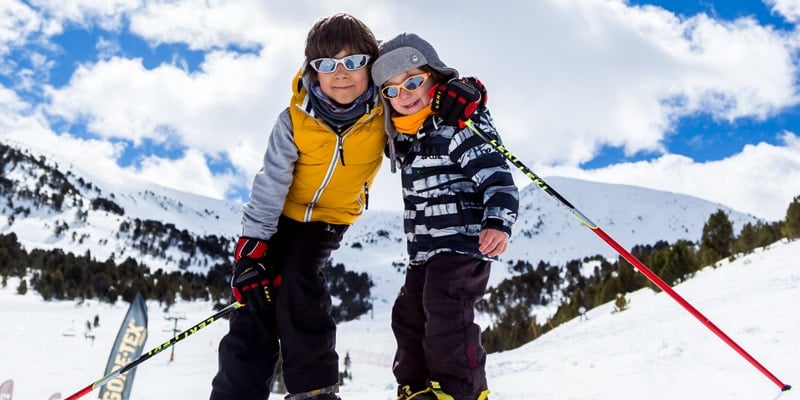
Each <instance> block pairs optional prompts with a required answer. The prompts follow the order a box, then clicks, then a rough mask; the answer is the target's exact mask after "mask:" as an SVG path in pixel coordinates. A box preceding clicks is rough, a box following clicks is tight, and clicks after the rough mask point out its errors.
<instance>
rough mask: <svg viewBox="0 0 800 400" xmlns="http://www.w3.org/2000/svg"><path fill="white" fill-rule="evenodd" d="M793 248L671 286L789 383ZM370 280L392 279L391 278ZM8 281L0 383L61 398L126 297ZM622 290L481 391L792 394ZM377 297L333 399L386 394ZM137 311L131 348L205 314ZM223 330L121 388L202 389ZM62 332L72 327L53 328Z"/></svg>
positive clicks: (490, 368) (109, 332)
mask: <svg viewBox="0 0 800 400" xmlns="http://www.w3.org/2000/svg"><path fill="white" fill-rule="evenodd" d="M798 254H800V241H794V242H778V243H775V244H773V245H771V246H769V248H767V249H759V250H756V251H755V252H754V253H752V254H749V255H744V256H740V257H738V258H736V259H735V260H734V261H732V262H729V261H727V260H726V261H722V262H720V263H718V265H717V267H716V268H711V267H709V268H705V269H703V270H702V271H700V272H699V273H698V274H697V275H696V277H694V278H693V279H690V280H688V281H686V282H684V283H682V284H680V285H678V286H676V287H675V291H676V292H677V293H678V294H679V295H680V296H682V297H683V298H684V299H686V300H687V301H688V302H689V303H691V304H692V305H693V306H695V307H696V308H697V309H698V310H699V311H700V312H701V313H703V314H704V315H705V316H706V317H708V318H709V319H710V320H711V321H712V322H713V323H714V324H715V325H716V326H718V327H719V328H720V329H721V330H722V331H723V332H725V333H726V334H727V335H728V336H730V337H731V339H733V340H734V341H735V342H736V343H738V344H739V345H740V346H741V347H742V348H743V349H744V350H745V351H747V352H748V353H749V354H750V355H752V356H753V357H754V358H755V359H756V360H758V362H760V363H761V364H762V365H763V366H764V367H765V368H766V369H767V370H769V371H770V372H771V373H773V374H774V375H775V376H776V377H777V378H778V379H779V381H780V382H783V383H785V384H795V385H800V379H798V378H800V357H798V356H799V355H800V342H798V332H800V303H798V301H797V293H800V268H798ZM387 268H388V267H387ZM395 275H398V276H399V275H400V274H399V273H397V274H395ZM387 276H392V274H387ZM380 282H382V283H381V284H380V285H382V286H385V285H390V284H391V285H397V283H396V282H398V279H397V278H396V277H393V278H391V279H387V280H386V281H385V282H384V281H380ZM18 283H19V280H18V279H17V278H9V279H8V283H7V285H6V286H5V287H3V288H0V304H1V306H0V310H1V311H0V315H2V317H3V321H4V322H5V323H3V324H0V354H2V356H0V381H3V380H5V379H13V380H14V383H15V385H14V386H15V395H14V398H15V399H22V400H28V399H46V398H48V396H50V395H51V394H52V393H54V392H61V394H62V395H63V396H64V397H66V396H68V395H70V394H72V393H74V392H77V391H78V390H79V389H81V388H83V387H85V386H86V385H88V384H90V383H92V382H93V381H95V380H97V379H99V378H101V377H102V376H103V375H104V368H105V364H106V360H107V357H108V354H109V350H110V348H111V345H112V343H113V341H114V338H115V337H116V333H117V330H118V328H119V325H120V323H121V321H122V319H123V318H124V316H125V313H126V312H127V308H128V304H127V303H123V302H119V303H117V304H115V305H109V304H104V303H98V302H96V301H86V302H83V303H77V302H73V301H60V302H57V301H51V302H45V301H43V300H41V297H40V296H38V294H36V293H33V292H29V293H28V294H27V295H24V296H22V295H18V294H17V293H16V287H17V285H18ZM393 289H394V290H396V289H397V286H394V287H393ZM389 291H390V290H389V289H388V288H386V287H383V288H382V290H381V292H389ZM627 298H628V300H629V303H630V305H629V308H628V309H627V310H625V311H622V312H612V311H613V304H610V303H609V304H605V305H602V306H600V307H597V308H595V309H592V310H589V311H588V312H587V316H588V319H584V320H579V319H576V320H573V321H570V322H567V323H565V324H562V325H561V326H559V327H557V328H556V329H555V330H553V331H551V332H549V333H547V334H545V335H543V336H542V337H540V338H539V339H537V340H535V341H533V342H531V343H528V344H527V345H525V346H522V347H520V348H518V349H515V350H510V351H506V352H502V353H494V354H490V355H489V357H488V365H487V373H488V380H489V388H490V389H491V391H492V394H491V395H490V399H492V400H512V399H513V400H517V399H531V400H533V399H540V400H550V399H552V400H555V399H558V400H573V399H575V400H577V399H580V400H592V399H598V400H600V399H602V400H608V399H615V400H624V399H632V400H633V399H636V400H641V399H648V400H659V399H664V400H667V399H668V400H675V399H682V400H685V399H776V398H780V399H782V400H791V399H794V400H797V399H800V388H798V389H793V390H791V391H788V392H783V393H781V391H780V388H779V387H778V385H777V384H776V383H775V382H773V381H772V380H770V379H769V378H767V376H766V375H765V374H763V373H761V372H760V371H759V370H758V369H757V368H756V367H754V366H753V365H751V364H750V363H748V362H747V361H746V360H745V359H744V358H743V357H742V356H741V355H739V354H738V353H737V352H735V351H734V350H733V349H732V348H731V347H729V346H728V345H726V344H725V343H724V342H723V341H722V340H721V339H720V338H718V337H717V336H716V335H714V334H713V333H712V332H711V331H710V330H709V329H707V328H706V327H705V326H704V325H703V324H701V323H700V322H699V321H698V320H697V319H696V318H694V317H693V316H692V315H691V314H690V313H688V312H687V311H686V310H685V309H684V308H682V307H681V306H680V305H679V304H678V303H677V302H675V301H674V300H673V299H672V298H670V297H669V296H667V295H666V294H664V293H655V292H653V291H651V290H649V289H642V290H639V291H637V292H635V293H629V294H627ZM390 305H391V299H390V298H379V299H378V300H377V301H376V302H375V310H374V313H372V314H367V315H364V316H362V317H361V319H359V320H356V321H351V322H347V323H342V324H340V325H339V334H338V345H337V347H338V350H339V353H340V356H341V357H342V358H343V357H344V354H345V353H349V355H350V358H351V360H352V367H351V372H352V375H353V381H352V382H347V383H346V384H345V385H344V386H342V387H341V393H340V395H341V397H342V398H343V399H344V400H390V399H394V391H395V384H394V380H393V377H392V374H391V369H390V364H391V357H392V356H391V354H392V351H393V348H394V339H393V337H392V334H391V330H390V328H389V312H390ZM148 313H149V322H150V324H149V336H148V340H147V343H146V346H145V351H147V350H149V349H151V348H153V347H155V346H157V345H159V344H160V343H162V342H164V341H165V340H167V339H169V338H170V337H171V336H172V333H171V330H172V328H173V324H174V321H173V320H169V319H167V317H169V316H171V315H176V314H177V315H181V316H184V317H186V320H180V322H179V328H180V329H187V328H188V327H189V326H191V325H193V324H195V323H197V322H200V321H202V320H204V319H205V318H207V317H208V316H210V315H212V314H214V311H213V310H212V309H211V305H210V304H208V303H204V302H179V303H177V304H176V305H174V306H173V307H172V308H171V309H170V310H169V312H165V311H164V309H163V307H162V306H160V305H159V304H158V303H156V302H148ZM95 315H97V316H99V321H100V326H99V327H97V328H94V329H93V330H92V333H93V334H94V335H95V336H96V339H95V340H94V341H91V340H89V339H86V338H85V337H84V335H83V331H84V328H85V326H86V321H92V320H93V319H94V317H95ZM226 330H227V322H226V321H224V320H223V321H218V322H215V323H213V324H211V325H209V326H208V327H206V328H204V329H202V330H200V331H199V332H197V333H195V334H194V335H192V336H189V337H188V338H186V339H185V340H183V341H181V342H179V343H177V345H176V346H175V360H174V361H173V362H170V356H169V354H168V353H170V351H171V349H167V350H164V351H162V352H161V353H159V354H158V355H156V356H154V357H153V358H151V359H149V360H147V361H146V362H144V363H142V364H141V365H139V367H138V368H137V372H136V376H135V382H134V387H133V391H132V395H133V396H132V399H133V400H148V399H203V398H208V395H209V392H210V383H211V378H212V377H213V375H214V373H215V371H216V358H217V350H216V349H217V344H218V342H219V339H220V338H221V337H222V335H224V334H225V332H226ZM69 332H74V333H76V334H75V336H65V335H64V334H65V333H69ZM97 393H98V391H94V392H92V393H90V394H87V395H86V396H84V398H87V399H88V398H96V397H97ZM281 398H282V396H280V395H275V394H273V395H271V396H270V400H277V399H281Z"/></svg>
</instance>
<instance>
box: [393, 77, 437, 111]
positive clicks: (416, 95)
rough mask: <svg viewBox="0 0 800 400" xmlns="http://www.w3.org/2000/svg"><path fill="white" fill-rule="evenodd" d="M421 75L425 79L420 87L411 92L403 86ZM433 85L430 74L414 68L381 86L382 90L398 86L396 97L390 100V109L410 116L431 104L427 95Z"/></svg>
mask: <svg viewBox="0 0 800 400" xmlns="http://www.w3.org/2000/svg"><path fill="white" fill-rule="evenodd" d="M421 74H422V76H423V77H424V79H425V80H424V82H422V84H421V86H419V87H418V88H417V89H414V90H413V91H410V90H408V89H406V86H405V85H404V84H405V83H406V80H407V79H409V78H411V77H414V76H417V75H421ZM433 83H434V82H433V79H431V77H430V74H427V73H425V71H423V70H421V69H419V68H414V69H411V70H408V71H406V72H403V73H400V74H397V75H395V76H393V77H391V79H389V80H388V81H386V83H385V84H383V88H386V87H388V86H391V85H400V87H399V93H398V94H397V96H396V97H393V98H390V99H389V102H390V103H391V105H392V108H394V110H395V111H397V112H398V113H400V114H403V115H410V114H413V113H415V112H417V111H419V110H421V109H423V108H425V107H428V106H429V105H430V104H431V97H430V95H429V94H428V93H429V92H430V90H431V87H433ZM396 88H397V87H396Z"/></svg>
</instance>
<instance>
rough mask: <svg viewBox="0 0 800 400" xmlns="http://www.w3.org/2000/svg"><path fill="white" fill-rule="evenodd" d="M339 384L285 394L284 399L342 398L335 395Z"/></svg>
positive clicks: (325, 399) (319, 399) (328, 399)
mask: <svg viewBox="0 0 800 400" xmlns="http://www.w3.org/2000/svg"><path fill="white" fill-rule="evenodd" d="M338 391H339V385H331V386H326V387H324V388H322V389H315V390H312V391H309V392H303V393H294V394H287V395H286V397H284V400H342V399H340V398H339V397H338V396H336V392H338Z"/></svg>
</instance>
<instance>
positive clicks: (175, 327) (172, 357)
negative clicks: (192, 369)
mask: <svg viewBox="0 0 800 400" xmlns="http://www.w3.org/2000/svg"><path fill="white" fill-rule="evenodd" d="M164 319H165V320H167V321H173V322H174V324H173V326H172V336H175V335H177V334H178V333H179V332H180V329H178V320H181V319H186V317H184V316H183V315H168V316H166V317H164ZM169 331H170V330H169V329H165V330H164V332H169ZM173 361H175V346H172V350H171V352H170V354H169V362H173Z"/></svg>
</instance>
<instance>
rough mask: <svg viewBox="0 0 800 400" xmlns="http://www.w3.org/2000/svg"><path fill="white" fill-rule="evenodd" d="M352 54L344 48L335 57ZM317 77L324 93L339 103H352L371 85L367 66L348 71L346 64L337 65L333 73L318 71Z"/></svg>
mask: <svg viewBox="0 0 800 400" xmlns="http://www.w3.org/2000/svg"><path fill="white" fill-rule="evenodd" d="M350 54H353V53H351V52H349V51H346V50H342V51H340V52H338V53H336V55H335V56H333V58H342V57H345V56H349V55H350ZM317 79H318V80H319V86H320V89H322V93H325V95H326V96H328V97H329V98H330V99H331V100H333V101H335V102H337V103H339V104H350V103H352V102H353V101H354V100H355V99H357V98H358V96H361V95H362V94H363V93H364V92H365V91H367V86H369V74H368V73H367V68H359V69H357V70H355V71H348V70H347V69H345V67H344V65H337V66H336V70H335V71H333V72H331V73H328V74H324V73H322V72H317Z"/></svg>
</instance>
